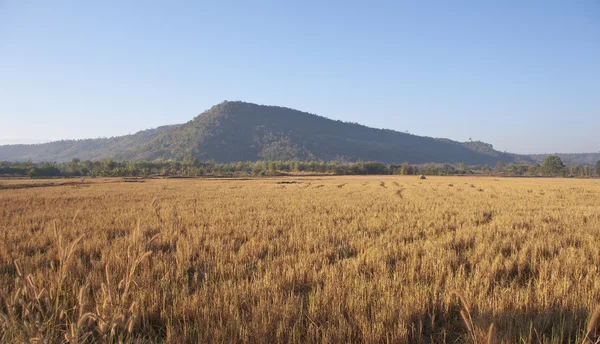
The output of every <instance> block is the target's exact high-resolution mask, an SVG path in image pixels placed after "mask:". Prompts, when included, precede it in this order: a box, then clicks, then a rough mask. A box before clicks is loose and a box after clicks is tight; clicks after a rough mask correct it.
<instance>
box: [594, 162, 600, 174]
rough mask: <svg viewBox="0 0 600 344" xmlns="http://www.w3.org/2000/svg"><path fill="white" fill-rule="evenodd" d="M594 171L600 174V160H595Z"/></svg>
mask: <svg viewBox="0 0 600 344" xmlns="http://www.w3.org/2000/svg"><path fill="white" fill-rule="evenodd" d="M595 170H596V171H595V172H596V175H597V176H600V160H598V161H596V168H595Z"/></svg>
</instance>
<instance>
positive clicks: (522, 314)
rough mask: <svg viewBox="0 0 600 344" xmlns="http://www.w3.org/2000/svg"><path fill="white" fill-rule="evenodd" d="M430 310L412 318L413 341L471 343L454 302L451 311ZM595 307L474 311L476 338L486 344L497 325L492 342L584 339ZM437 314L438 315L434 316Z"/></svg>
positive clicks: (459, 308)
mask: <svg viewBox="0 0 600 344" xmlns="http://www.w3.org/2000/svg"><path fill="white" fill-rule="evenodd" d="M436 308H438V309H435V311H434V310H432V309H429V310H427V311H425V312H423V313H421V314H413V315H412V316H411V317H410V320H409V332H410V334H409V338H408V340H409V342H410V343H465V342H467V343H471V342H473V340H472V336H471V334H470V332H469V329H468V327H467V325H466V324H465V321H464V320H463V318H462V316H461V314H460V311H461V309H462V308H461V306H460V305H459V304H457V303H455V302H453V304H452V305H451V306H450V308H449V309H448V310H442V307H436ZM591 311H593V310H590V309H584V308H580V307H579V308H574V309H573V308H566V307H559V306H555V307H552V308H548V309H543V310H542V309H535V308H532V309H529V310H527V311H514V312H503V313H496V314H493V313H492V312H483V313H481V312H477V311H474V310H472V314H471V315H472V318H473V325H474V331H475V332H476V335H477V341H478V342H482V343H485V342H486V337H487V333H488V330H489V328H490V325H491V324H494V332H493V333H494V334H493V336H492V338H493V343H497V344H499V343H550V342H551V343H575V342H581V340H582V338H583V336H584V335H585V331H586V324H587V321H588V318H589V317H590V313H591ZM432 314H435V316H432Z"/></svg>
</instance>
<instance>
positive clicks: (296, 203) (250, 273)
mask: <svg viewBox="0 0 600 344" xmlns="http://www.w3.org/2000/svg"><path fill="white" fill-rule="evenodd" d="M36 183H38V184H41V185H38V187H32V186H35V185H33V184H36ZM0 240H1V241H0V276H2V278H1V279H0V299H1V300H2V304H1V305H0V340H1V341H2V342H9V343H11V342H34V341H35V340H36V339H38V340H40V342H47V343H59V342H71V343H77V342H79V343H81V342H112V343H117V342H125V343H132V342H135V343H145V342H167V343H182V342H190V343H229V342H235V343H306V342H314V343H352V342H365V343H444V342H446V343H462V342H467V343H469V342H471V343H472V342H477V343H486V342H488V341H489V342H495V343H570V342H573V343H581V342H584V341H585V340H586V339H585V338H584V337H585V336H586V332H588V329H587V324H588V320H589V319H590V317H591V313H592V312H594V310H595V308H596V306H597V305H598V304H599V303H600V271H599V267H600V180H572V179H571V180H570V179H508V178H507V179H494V178H475V177H430V178H428V179H427V180H418V179H417V177H415V176H411V177H395V176H370V177H298V178H289V177H288V178H272V179H271V178H269V179H267V178H264V179H254V180H209V179H150V180H144V181H142V182H137V183H133V182H125V181H124V180H122V179H86V180H84V181H81V180H78V179H74V180H73V179H67V180H50V181H42V180H40V181H31V180H15V181H0ZM455 291H458V293H454V292H455ZM461 298H462V299H463V300H461ZM596 320H597V319H596ZM596 320H594V321H592V323H591V326H590V328H589V330H590V333H589V334H588V338H587V341H588V342H590V343H593V342H594V341H595V338H596V337H595V335H596V334H595V331H596V326H595V324H594V323H595V322H596ZM492 324H493V328H492V330H491V335H490V336H489V338H488V331H489V330H490V327H491V325H492Z"/></svg>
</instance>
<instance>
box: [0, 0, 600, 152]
mask: <svg viewBox="0 0 600 344" xmlns="http://www.w3.org/2000/svg"><path fill="white" fill-rule="evenodd" d="M223 100H243V101H248V102H253V103H259V104H269V105H281V106H286V107H291V108H295V109H299V110H303V111H308V112H311V113H317V114H319V115H323V116H326V117H329V118H333V119H341V120H346V121H352V122H359V123H362V124H365V125H368V126H373V127H378V128H390V129H395V130H399V131H409V132H411V133H414V134H418V135H426V136H435V137H448V138H451V139H454V140H460V141H466V140H468V139H469V138H473V140H483V141H486V142H489V143H492V144H493V145H494V146H495V147H496V148H497V149H499V150H503V151H504V150H506V151H510V152H518V153H542V152H597V151H600V135H599V133H598V132H599V130H600V2H599V1H597V0H582V1H577V0H575V1H564V0H561V1H552V0H549V1H468V2H463V1H409V2H401V1H389V2H379V1H356V2H353V1H239V2H234V1H189V2H183V1H121V0H119V1H59V0H56V1H27V0H0V144H3V143H4V144H5V143H18V142H38V141H44V140H53V139H63V138H64V139H67V138H88V137H102V136H115V135H122V134H128V133H134V132H136V131H138V130H141V129H147V128H152V127H156V126H159V125H164V124H174V123H183V122H186V121H188V120H190V119H191V118H193V117H194V116H196V115H197V114H199V113H201V112H202V111H204V110H206V109H208V108H210V107H211V106H212V105H214V104H216V103H219V102H221V101H223Z"/></svg>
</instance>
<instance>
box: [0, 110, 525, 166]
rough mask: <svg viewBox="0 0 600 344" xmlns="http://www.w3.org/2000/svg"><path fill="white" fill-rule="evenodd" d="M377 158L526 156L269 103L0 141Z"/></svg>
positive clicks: (39, 148)
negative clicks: (178, 120)
mask: <svg viewBox="0 0 600 344" xmlns="http://www.w3.org/2000/svg"><path fill="white" fill-rule="evenodd" d="M186 156H193V157H195V158H197V159H199V160H214V161H218V162H233V161H252V160H326V161H333V160H339V161H357V160H363V161H368V160H372V161H379V162H383V163H402V162H409V163H412V164H415V163H457V162H464V163H467V164H473V165H475V164H480V165H484V164H485V165H494V164H495V163H496V162H497V161H498V160H502V161H504V162H506V163H510V162H525V163H533V162H534V160H533V159H532V158H531V157H529V156H525V155H517V154H511V153H504V152H499V151H496V150H494V149H493V146H492V145H490V144H487V143H483V142H458V141H453V140H450V139H444V138H433V137H427V136H418V135H412V134H408V133H403V132H399V131H395V130H390V129H377V128H371V127H367V126H365V125H362V124H358V123H349V122H343V121H339V120H332V119H329V118H326V117H323V116H320V115H316V114H311V113H307V112H302V111H299V110H295V109H291V108H287V107H282V106H272V105H257V104H253V103H247V102H242V101H224V102H221V103H219V104H217V105H215V106H213V107H211V108H210V109H208V110H206V111H204V112H203V113H201V114H200V115H198V116H195V117H194V118H193V119H191V120H190V121H188V122H186V123H183V124H175V125H167V126H161V127H158V128H155V129H148V130H143V131H139V132H137V133H135V134H131V135H124V136H118V137H112V138H100V139H83V140H63V141H55V142H49V143H42V144H33V145H5V146H0V160H14V161H22V160H32V161H58V162H60V161H68V160H71V159H73V158H78V159H82V160H99V159H115V160H162V161H165V160H183V159H184V158H185V157H186Z"/></svg>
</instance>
